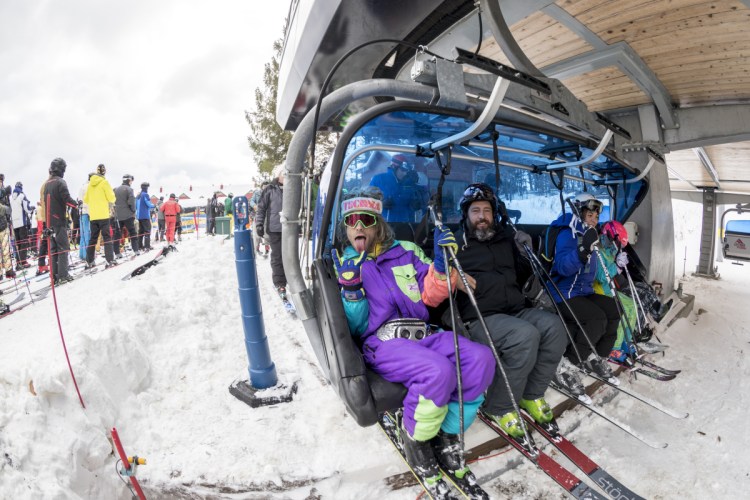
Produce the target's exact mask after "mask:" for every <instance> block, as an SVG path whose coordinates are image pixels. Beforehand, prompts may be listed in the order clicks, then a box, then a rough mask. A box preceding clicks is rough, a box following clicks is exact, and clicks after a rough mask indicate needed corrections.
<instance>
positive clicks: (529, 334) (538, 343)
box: [456, 183, 568, 437]
mask: <svg viewBox="0 0 750 500" xmlns="http://www.w3.org/2000/svg"><path fill="white" fill-rule="evenodd" d="M460 207H461V212H462V224H461V229H460V230H459V231H458V232H457V233H456V240H457V242H458V246H459V251H458V255H457V257H458V261H459V262H460V263H461V266H462V267H463V269H464V271H465V272H466V274H467V280H468V281H469V285H470V286H471V288H472V289H473V291H474V296H475V298H476V301H477V304H478V305H479V311H480V312H481V314H482V317H483V318H484V320H485V323H486V325H487V328H488V330H489V333H490V336H491V337H492V343H493V344H494V346H495V348H496V349H497V351H498V353H499V354H500V359H501V361H502V364H503V368H504V371H505V374H506V375H507V377H508V383H509V385H510V388H511V391H512V394H508V391H507V388H506V383H505V380H504V379H503V377H502V374H501V372H500V371H499V370H498V371H497V372H496V373H495V380H493V382H492V385H491V386H490V387H489V389H488V391H487V399H486V400H485V403H484V408H483V409H484V411H485V412H486V413H487V414H489V415H490V416H491V417H492V418H493V419H494V420H495V421H496V423H497V424H499V425H500V426H501V427H502V428H503V429H504V430H505V431H506V432H507V433H508V434H510V435H512V436H514V437H522V436H523V429H522V428H521V427H520V424H519V419H520V417H519V415H518V414H517V413H516V412H515V411H514V406H513V401H514V400H515V402H516V403H518V405H519V406H520V407H521V408H524V409H526V410H527V411H528V412H529V413H530V414H531V415H532V417H534V419H535V420H536V421H537V422H539V423H540V424H543V425H547V426H549V427H552V428H553V429H554V427H553V426H554V425H555V423H554V418H553V415H552V410H551V409H550V406H549V405H548V404H547V402H546V401H545V400H544V393H545V391H546V389H547V386H548V385H549V383H550V380H551V379H552V377H553V376H554V375H555V371H556V369H557V366H558V364H559V363H560V359H561V358H562V355H563V352H564V351H565V347H566V346H567V342H568V341H567V334H566V332H565V329H564V326H563V324H562V321H561V320H560V318H559V317H558V316H557V315H555V314H552V313H550V312H547V311H542V310H540V309H532V308H528V307H527V306H526V299H525V297H524V295H523V293H522V292H521V287H520V285H519V283H518V281H517V277H518V274H517V273H518V271H519V270H520V269H521V267H522V266H523V265H524V262H523V258H522V257H521V254H520V253H519V250H520V249H522V248H523V243H526V244H527V245H528V246H529V247H531V237H530V236H529V235H528V234H526V233H523V232H520V231H519V232H518V233H516V234H515V235H514V232H513V230H512V228H511V227H509V226H508V225H507V224H505V223H501V218H500V216H499V212H500V205H499V203H498V200H497V197H496V196H495V194H494V193H493V191H492V189H491V188H490V187H489V186H488V185H486V184H483V183H478V184H472V185H470V186H469V187H468V188H467V189H466V191H465V192H464V195H463V197H462V198H461V202H460ZM525 265H526V266H527V267H528V263H526V264H525ZM456 302H457V307H458V310H459V312H460V315H461V318H462V320H463V321H464V322H465V326H466V328H467V330H468V332H469V335H470V337H471V339H472V340H474V341H476V342H480V343H482V344H485V345H488V339H487V336H486V334H485V332H484V329H483V328H482V325H481V323H480V321H479V317H478V315H477V312H476V310H475V309H474V307H473V306H472V304H471V302H470V300H469V297H468V295H466V294H465V293H463V292H459V293H458V295H457V300H456ZM511 398H512V399H511Z"/></svg>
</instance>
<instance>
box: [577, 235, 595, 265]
mask: <svg viewBox="0 0 750 500" xmlns="http://www.w3.org/2000/svg"><path fill="white" fill-rule="evenodd" d="M598 244H599V232H598V231H597V230H596V228H594V227H590V228H588V229H586V232H584V233H583V238H581V244H580V245H579V246H578V258H579V259H581V262H583V263H586V261H588V260H589V255H591V253H592V252H593V251H594V249H595V248H596V246H597V245H598Z"/></svg>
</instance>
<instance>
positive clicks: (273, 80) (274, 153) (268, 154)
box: [245, 24, 338, 179]
mask: <svg viewBox="0 0 750 500" xmlns="http://www.w3.org/2000/svg"><path fill="white" fill-rule="evenodd" d="M286 30H287V25H286V24H285V25H284V29H283V33H286ZM283 40H284V37H283V36H282V38H279V39H278V40H276V41H275V42H274V43H273V50H274V55H273V57H272V58H271V61H270V62H268V63H266V66H265V70H264V72H263V88H256V89H255V110H254V111H246V112H245V119H246V120H247V121H248V123H249V124H250V129H251V130H252V133H251V135H250V136H249V137H248V138H247V139H248V144H249V145H250V150H251V151H252V153H253V156H254V157H255V160H256V162H257V164H258V170H259V171H260V174H261V178H264V179H265V178H266V175H268V176H269V178H270V175H271V171H272V170H273V169H274V167H275V166H276V165H279V164H281V163H284V161H285V160H286V153H287V150H288V149H289V143H290V142H291V140H292V133H291V132H289V131H286V130H284V129H282V128H281V127H280V126H279V124H278V123H277V122H276V104H277V100H276V97H277V94H278V89H279V63H280V58H281V53H282V49H283ZM337 139H338V134H335V133H331V132H318V133H317V144H316V153H315V166H316V167H317V168H316V169H315V170H316V171H317V172H320V171H321V170H322V168H323V166H324V165H325V163H326V162H327V161H328V158H329V157H330V156H331V155H332V154H333V149H334V147H335V145H336V141H337Z"/></svg>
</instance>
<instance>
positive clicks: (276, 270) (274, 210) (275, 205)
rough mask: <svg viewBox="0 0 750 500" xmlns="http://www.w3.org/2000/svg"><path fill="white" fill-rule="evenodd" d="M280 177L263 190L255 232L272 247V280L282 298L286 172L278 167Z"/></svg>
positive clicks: (283, 294)
mask: <svg viewBox="0 0 750 500" xmlns="http://www.w3.org/2000/svg"><path fill="white" fill-rule="evenodd" d="M276 171H277V172H278V175H277V177H276V178H275V179H274V180H273V181H271V183H270V184H269V185H268V187H266V188H265V189H264V190H263V193H262V194H261V195H260V201H259V202H258V208H257V210H256V214H255V230H256V232H257V233H258V236H259V237H260V238H261V239H262V238H263V237H264V236H265V237H266V238H267V239H268V243H269V244H270V245H271V279H272V280H273V286H274V287H276V291H277V292H279V295H281V296H282V298H285V297H286V273H285V272H284V262H283V260H282V258H281V204H282V200H283V199H284V191H283V189H284V171H283V169H282V168H279V167H277V170H276Z"/></svg>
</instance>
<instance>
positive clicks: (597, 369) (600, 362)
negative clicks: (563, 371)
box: [583, 352, 620, 385]
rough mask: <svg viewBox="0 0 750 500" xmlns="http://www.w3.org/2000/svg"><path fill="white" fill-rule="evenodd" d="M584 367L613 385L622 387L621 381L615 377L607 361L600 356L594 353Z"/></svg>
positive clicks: (587, 359)
mask: <svg viewBox="0 0 750 500" xmlns="http://www.w3.org/2000/svg"><path fill="white" fill-rule="evenodd" d="M583 365H584V366H585V367H586V368H587V369H588V370H589V371H591V372H593V373H595V374H596V375H598V376H600V377H601V378H603V379H605V380H607V381H608V382H609V383H611V384H613V385H620V380H619V379H618V378H617V377H615V376H614V374H613V373H612V370H611V369H610V368H609V365H608V364H607V361H606V360H604V359H602V358H600V357H599V355H598V354H596V353H595V352H592V353H591V354H590V355H589V357H588V358H586V361H584V362H583Z"/></svg>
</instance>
